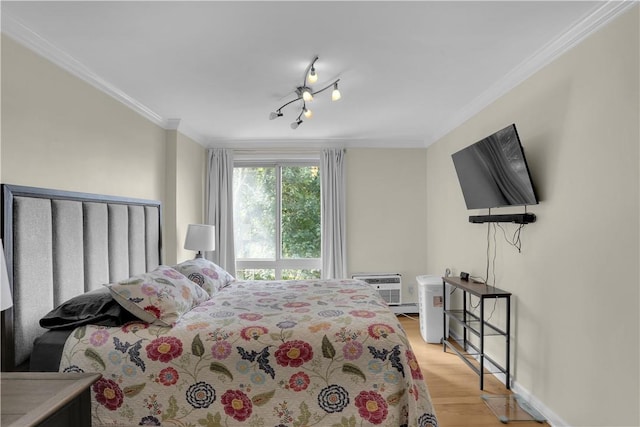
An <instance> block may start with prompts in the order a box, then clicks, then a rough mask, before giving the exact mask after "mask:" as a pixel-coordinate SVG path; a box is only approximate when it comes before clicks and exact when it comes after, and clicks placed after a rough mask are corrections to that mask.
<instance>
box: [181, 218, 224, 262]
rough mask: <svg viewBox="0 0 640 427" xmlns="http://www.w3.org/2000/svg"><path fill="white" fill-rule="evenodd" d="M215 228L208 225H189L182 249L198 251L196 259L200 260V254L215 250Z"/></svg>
mask: <svg viewBox="0 0 640 427" xmlns="http://www.w3.org/2000/svg"><path fill="white" fill-rule="evenodd" d="M215 231H216V228H215V227H214V226H213V225H208V224H189V227H188V228H187V237H186V238H185V239H184V248H185V249H188V250H190V251H198V253H197V254H196V258H202V252H204V251H212V250H214V249H215V248H216V241H215Z"/></svg>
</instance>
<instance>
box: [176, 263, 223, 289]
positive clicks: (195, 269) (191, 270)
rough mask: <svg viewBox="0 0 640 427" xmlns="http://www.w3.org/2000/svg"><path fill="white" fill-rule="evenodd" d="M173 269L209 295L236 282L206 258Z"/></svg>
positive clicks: (181, 264)
mask: <svg viewBox="0 0 640 427" xmlns="http://www.w3.org/2000/svg"><path fill="white" fill-rule="evenodd" d="M173 268H175V269H176V270H178V271H179V272H180V273H182V274H184V275H185V276H187V277H188V278H189V280H191V281H193V282H194V283H197V284H198V285H200V286H201V287H202V288H203V289H204V290H205V291H207V293H208V294H209V295H213V294H215V293H216V292H218V291H219V290H220V289H222V288H224V287H225V286H227V285H228V284H229V283H231V282H232V281H233V280H235V279H234V277H233V276H232V275H231V274H229V273H228V272H227V271H225V270H224V269H223V268H222V267H220V266H219V265H216V264H214V263H213V262H211V261H209V260H208V259H204V258H196V259H191V260H189V261H185V262H181V263H180V264H178V265H174V266H173Z"/></svg>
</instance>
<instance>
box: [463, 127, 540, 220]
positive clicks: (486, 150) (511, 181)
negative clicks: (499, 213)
mask: <svg viewBox="0 0 640 427" xmlns="http://www.w3.org/2000/svg"><path fill="white" fill-rule="evenodd" d="M451 157H452V159H453V164H454V166H455V169H456V173H457V174H458V180H459V181H460V187H461V188H462V194H463V196H464V201H465V203H466V205H467V209H486V208H498V207H504V206H523V205H535V204H538V198H537V197H536V193H535V191H534V187H533V184H532V181H531V175H530V174H529V167H528V166H527V161H526V159H525V157H524V151H523V150H522V144H521V143H520V138H519V137H518V131H517V130H516V125H515V124H512V125H510V126H507V127H506V128H504V129H501V130H499V131H497V132H496V133H494V134H492V135H489V136H487V137H486V138H484V139H482V140H480V141H478V142H476V143H475V144H472V145H470V146H468V147H467V148H464V149H462V150H460V151H458V152H457V153H454V154H452V155H451Z"/></svg>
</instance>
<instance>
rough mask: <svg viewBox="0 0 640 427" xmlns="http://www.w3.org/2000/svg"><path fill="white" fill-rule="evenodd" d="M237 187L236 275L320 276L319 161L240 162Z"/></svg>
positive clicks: (263, 277) (272, 277)
mask: <svg viewBox="0 0 640 427" xmlns="http://www.w3.org/2000/svg"><path fill="white" fill-rule="evenodd" d="M233 187H234V194H233V197H234V217H233V218H234V237H235V247H236V265H237V274H236V275H237V277H238V279H244V280H280V279H283V280H288V279H313V278H320V276H321V266H322V263H321V255H320V251H321V217H320V176H319V167H318V165H317V164H299V163H297V164H275V165H255V164H254V165H236V167H235V168H234V174H233Z"/></svg>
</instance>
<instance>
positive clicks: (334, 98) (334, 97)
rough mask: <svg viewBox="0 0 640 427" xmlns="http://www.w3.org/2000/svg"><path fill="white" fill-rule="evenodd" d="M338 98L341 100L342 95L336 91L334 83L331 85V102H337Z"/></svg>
mask: <svg viewBox="0 0 640 427" xmlns="http://www.w3.org/2000/svg"><path fill="white" fill-rule="evenodd" d="M340 98H342V95H341V94H340V91H339V90H338V82H335V83H334V84H333V92H331V100H332V101H337V100H339V99H340Z"/></svg>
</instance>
